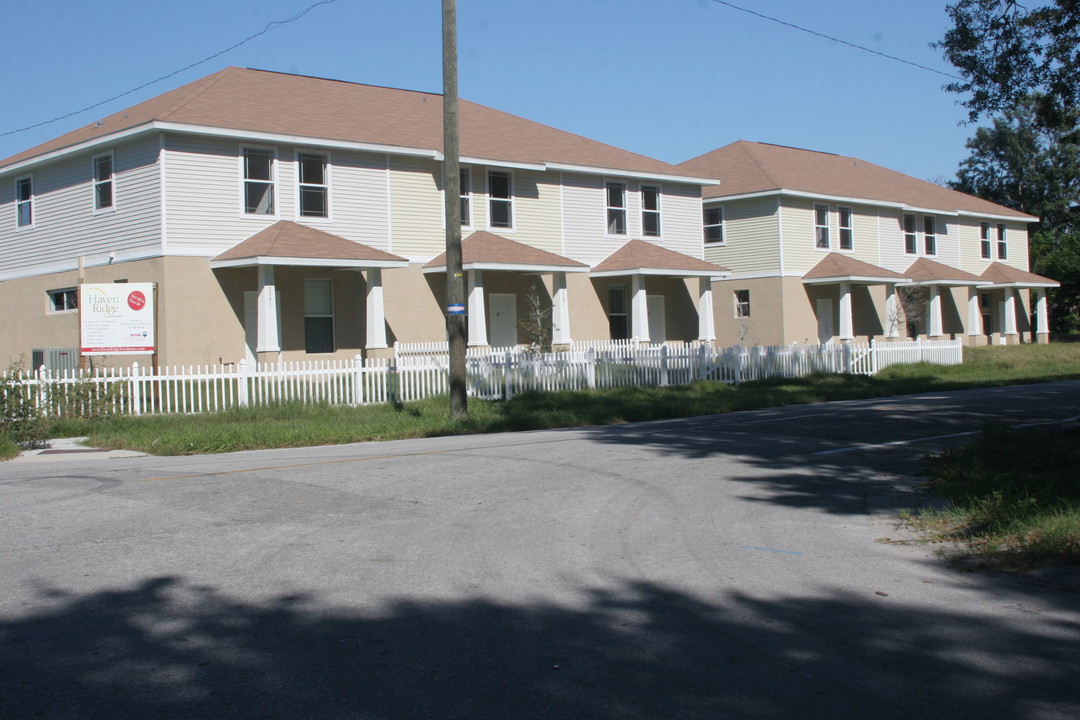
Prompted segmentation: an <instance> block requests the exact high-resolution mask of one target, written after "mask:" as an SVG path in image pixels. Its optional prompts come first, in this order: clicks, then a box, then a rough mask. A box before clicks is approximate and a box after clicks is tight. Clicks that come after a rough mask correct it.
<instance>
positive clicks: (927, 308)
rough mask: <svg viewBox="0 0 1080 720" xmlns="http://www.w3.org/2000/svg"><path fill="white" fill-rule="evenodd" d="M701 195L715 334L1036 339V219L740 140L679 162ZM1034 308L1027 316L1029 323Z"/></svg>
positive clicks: (1039, 281) (823, 156)
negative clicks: (1031, 268) (706, 181)
mask: <svg viewBox="0 0 1080 720" xmlns="http://www.w3.org/2000/svg"><path fill="white" fill-rule="evenodd" d="M680 167H681V168H683V169H684V170H686V171H687V172H699V173H703V174H706V175H709V176H711V177H715V178H717V179H719V180H720V184H719V185H717V186H709V187H705V188H704V190H703V195H704V198H703V206H704V207H703V221H704V241H705V259H706V260H709V261H711V262H714V263H718V264H721V265H723V266H725V267H728V268H730V269H731V271H732V272H731V274H730V275H729V276H727V277H726V278H723V279H720V280H718V281H717V282H716V284H715V285H714V298H715V302H716V308H715V315H716V321H717V332H718V335H719V336H720V337H734V338H738V339H739V340H741V341H742V342H745V343H748V344H786V343H791V342H798V343H816V342H819V341H820V342H829V341H831V340H848V339H855V338H859V339H863V340H865V339H868V338H892V337H901V336H903V337H906V336H908V335H909V334H910V335H918V336H921V337H929V338H943V337H959V338H963V339H965V341H966V342H968V343H970V344H979V343H986V342H1018V341H1019V340H1020V339H1021V338H1022V337H1027V335H1026V334H1027V333H1031V334H1034V335H1035V336H1036V337H1037V338H1038V339H1039V340H1040V341H1042V342H1045V341H1046V339H1047V338H1048V332H1049V328H1048V325H1047V318H1046V289H1047V288H1050V287H1056V286H1057V285H1058V283H1056V282H1055V281H1053V280H1051V279H1048V278H1044V277H1040V276H1038V275H1035V274H1033V273H1030V272H1028V244H1027V236H1028V233H1027V226H1028V224H1029V223H1031V222H1034V221H1036V220H1037V218H1034V217H1031V216H1029V215H1025V214H1023V213H1020V212H1017V211H1015V210H1011V209H1009V208H1006V207H1003V206H1001V205H997V204H995V203H991V202H987V201H985V200H982V199H979V198H976V197H972V196H970V195H966V194H964V193H960V192H956V191H954V190H950V189H947V188H944V187H941V186H939V185H935V184H934V183H929V182H924V181H922V180H917V179H915V178H912V177H909V176H906V175H903V174H901V173H898V172H895V171H892V170H888V169H886V168H883V167H880V166H878V165H873V164H871V163H867V162H864V161H862V160H859V159H857V158H852V157H843V156H840V155H832V154H829V153H821V152H813V151H809V150H800V149H796V148H790V147H782V146H778V145H767V144H762V143H753V142H745V141H739V142H735V143H732V144H730V145H726V146H724V147H722V148H719V149H718V150H714V151H712V152H709V153H706V154H705V155H701V156H700V157H697V158H694V159H692V160H688V161H686V162H685V163H682V164H681V165H680ZM1032 316H1034V319H1033V320H1032Z"/></svg>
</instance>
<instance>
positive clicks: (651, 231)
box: [641, 185, 660, 237]
mask: <svg viewBox="0 0 1080 720" xmlns="http://www.w3.org/2000/svg"><path fill="white" fill-rule="evenodd" d="M641 234H642V235H644V236H645V237H660V188H658V187H654V186H652V185H642V186H641Z"/></svg>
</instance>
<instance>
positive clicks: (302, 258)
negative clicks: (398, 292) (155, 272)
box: [210, 220, 409, 268]
mask: <svg viewBox="0 0 1080 720" xmlns="http://www.w3.org/2000/svg"><path fill="white" fill-rule="evenodd" d="M256 265H301V266H317V267H351V268H395V267H408V265H409V261H408V260H406V259H405V258H403V257H399V256H397V255H394V254H392V253H388V252H385V251H383V250H378V249H376V248H373V247H371V246H369V245H363V244H361V243H357V242H353V241H352V240H346V239H345V238H343V237H340V236H338V235H332V234H331V233H328V232H326V231H324V230H319V229H318V228H313V227H310V226H308V225H301V224H300V223H297V222H292V221H291V220H279V221H278V222H276V223H274V224H273V225H271V226H270V227H267V228H264V229H263V230H260V231H259V232H257V233H255V234H254V235H252V236H251V237H249V238H248V239H247V240H244V241H243V242H240V243H237V244H236V245H234V246H233V247H231V248H229V249H228V250H226V251H225V252H223V253H221V254H220V255H218V256H217V257H216V258H214V259H213V260H211V261H210V267H211V268H227V267H252V266H256Z"/></svg>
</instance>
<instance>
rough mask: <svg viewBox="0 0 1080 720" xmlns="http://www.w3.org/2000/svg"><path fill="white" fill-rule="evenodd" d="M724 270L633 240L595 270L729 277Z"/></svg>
mask: <svg viewBox="0 0 1080 720" xmlns="http://www.w3.org/2000/svg"><path fill="white" fill-rule="evenodd" d="M730 272H731V271H730V270H728V269H727V268H725V267H721V266H719V265H714V264H713V263H710V262H705V261H704V260H699V259H698V258H695V257H690V256H689V255H683V254H682V253H680V252H675V251H674V250H669V249H667V248H663V247H660V246H659V245H656V244H654V243H651V242H646V241H644V240H631V241H629V242H627V243H626V244H625V245H623V246H622V247H621V248H619V249H618V250H616V251H615V252H613V253H611V255H608V256H607V258H605V259H604V260H603V261H602V262H600V263H599V264H598V265H596V266H595V267H593V269H592V274H594V275H639V274H646V275H673V276H686V275H726V274H728V273H730Z"/></svg>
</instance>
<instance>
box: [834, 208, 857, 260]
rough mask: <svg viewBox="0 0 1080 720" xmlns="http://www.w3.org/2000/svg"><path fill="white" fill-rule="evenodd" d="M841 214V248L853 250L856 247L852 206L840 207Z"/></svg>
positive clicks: (838, 212) (839, 212) (839, 213)
mask: <svg viewBox="0 0 1080 720" xmlns="http://www.w3.org/2000/svg"><path fill="white" fill-rule="evenodd" d="M837 214H838V215H839V216H840V249H841V250H851V249H852V248H854V247H855V236H854V233H855V228H854V227H853V226H852V224H851V208H845V207H842V208H839V210H838V211H837Z"/></svg>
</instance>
